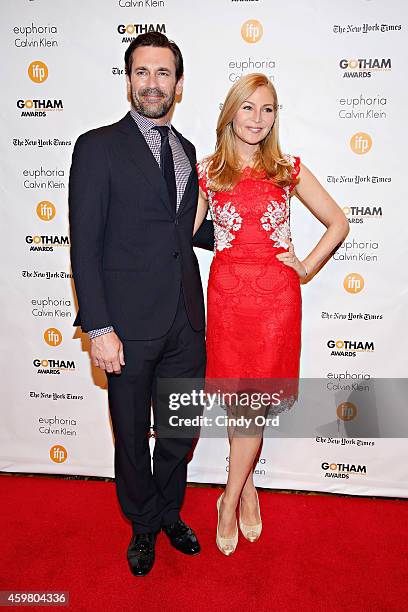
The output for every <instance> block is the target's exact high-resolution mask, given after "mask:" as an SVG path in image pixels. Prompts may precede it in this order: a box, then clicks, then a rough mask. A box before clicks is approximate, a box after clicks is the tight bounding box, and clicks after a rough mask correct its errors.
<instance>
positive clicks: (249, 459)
mask: <svg viewBox="0 0 408 612" xmlns="http://www.w3.org/2000/svg"><path fill="white" fill-rule="evenodd" d="M229 412H230V411H229ZM229 416H230V414H229ZM228 437H229V440H230V455H229V469H228V480H227V484H226V487H225V492H224V497H223V499H222V504H221V508H220V525H219V532H220V535H221V537H225V538H228V537H233V535H234V533H235V520H236V509H237V505H238V502H239V498H240V496H241V493H242V494H243V512H245V513H244V514H243V517H242V518H243V521H244V522H245V523H246V524H248V525H252V524H255V523H257V522H258V521H259V517H258V516H257V504H256V497H255V487H254V484H253V478H252V471H253V465H254V461H255V458H256V455H257V453H258V450H259V446H260V444H261V441H262V436H261V434H260V432H259V431H258V433H257V434H253V435H252V436H250V437H248V434H247V435H246V437H243V436H242V434H241V433H237V428H236V427H228ZM244 488H245V492H244V491H243V489H244ZM244 504H245V506H246V508H245V511H244Z"/></svg>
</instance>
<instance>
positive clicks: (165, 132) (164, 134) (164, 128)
mask: <svg viewBox="0 0 408 612" xmlns="http://www.w3.org/2000/svg"><path fill="white" fill-rule="evenodd" d="M153 129H154V130H157V131H158V132H159V134H160V136H161V139H162V140H164V139H165V138H168V137H169V132H170V128H169V126H168V125H156V126H155V127H154V128H153Z"/></svg>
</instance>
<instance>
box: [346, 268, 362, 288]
mask: <svg viewBox="0 0 408 612" xmlns="http://www.w3.org/2000/svg"><path fill="white" fill-rule="evenodd" d="M343 287H344V289H345V290H346V291H347V293H360V291H362V290H363V289H364V278H363V277H362V276H361V274H357V272H350V274H347V276H346V278H345V279H344V281H343Z"/></svg>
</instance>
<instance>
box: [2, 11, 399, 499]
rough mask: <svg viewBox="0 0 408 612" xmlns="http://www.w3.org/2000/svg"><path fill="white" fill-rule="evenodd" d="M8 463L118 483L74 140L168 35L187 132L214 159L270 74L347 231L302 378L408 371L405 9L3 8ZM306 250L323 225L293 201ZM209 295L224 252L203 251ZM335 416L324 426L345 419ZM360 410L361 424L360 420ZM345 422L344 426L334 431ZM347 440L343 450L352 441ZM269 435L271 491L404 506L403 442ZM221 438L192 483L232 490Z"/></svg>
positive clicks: (288, 131) (290, 128)
mask: <svg viewBox="0 0 408 612" xmlns="http://www.w3.org/2000/svg"><path fill="white" fill-rule="evenodd" d="M1 7H2V21H1V46H2V57H3V60H4V61H3V64H2V74H3V89H2V94H1V99H0V106H1V116H2V120H3V124H4V128H3V137H2V140H1V145H0V146H1V162H0V163H1V170H2V173H1V182H0V189H1V195H2V200H1V204H2V239H1V250H2V252H1V260H0V265H1V275H0V279H1V280H0V282H1V303H2V339H3V350H2V354H1V359H2V363H1V374H2V384H1V407H0V411H1V412H0V414H1V431H0V441H1V448H0V470H2V471H25V472H44V473H65V474H79V475H80V474H83V475H96V476H113V443H112V433H111V428H110V422H109V414H108V403H107V392H106V382H105V379H104V376H102V375H101V374H100V373H98V372H97V371H94V370H92V368H91V366H90V362H89V357H88V353H87V349H88V343H87V339H86V338H85V337H84V336H81V334H80V333H78V332H75V329H74V328H73V327H72V322H73V318H74V315H75V301H74V297H73V285H72V277H71V274H70V264H69V240H68V222H67V186H68V174H69V167H70V160H71V153H72V148H73V144H74V142H75V140H76V138H77V136H78V135H79V134H80V133H82V132H84V131H87V130H89V129H91V128H94V127H97V126H100V125H103V124H107V123H112V122H114V121H116V120H118V119H119V118H120V117H121V116H123V115H124V114H125V113H126V111H127V110H128V103H127V100H126V87H125V76H124V71H123V54H124V51H125V49H126V47H127V45H128V44H129V42H130V41H131V39H132V38H133V37H134V36H136V35H137V34H139V33H141V32H145V31H148V30H159V31H162V32H165V33H166V34H167V35H168V36H169V37H170V38H172V39H174V40H175V41H176V42H177V43H178V44H179V45H180V47H181V49H182V52H183V54H184V57H185V64H186V74H185V93H184V96H183V100H182V103H181V104H180V105H178V107H177V109H176V112H175V117H174V124H175V125H176V127H177V128H178V129H179V130H180V131H182V132H183V133H184V134H185V135H186V136H187V137H188V138H189V139H190V140H192V141H193V142H194V143H195V144H196V146H197V151H198V154H199V157H202V156H204V155H205V154H207V153H209V152H211V151H212V150H213V148H214V142H215V125H216V120H217V116H218V112H219V105H220V103H221V102H222V100H223V99H224V97H225V94H226V92H227V90H228V89H229V87H230V86H231V85H232V83H234V82H235V80H236V79H238V78H239V77H240V75H242V74H243V73H247V72H264V73H265V74H267V75H268V76H269V77H270V78H271V79H272V80H273V82H274V83H275V85H276V87H277V90H278V95H279V98H280V105H281V110H280V114H281V143H282V147H283V149H284V151H286V152H288V153H292V154H297V155H300V156H301V159H302V160H303V162H304V163H305V164H306V165H307V166H308V167H309V168H310V169H311V170H312V171H313V172H314V173H315V174H316V176H317V177H318V178H319V180H320V181H321V183H322V184H323V185H324V187H325V188H326V189H328V191H329V192H330V193H331V194H332V195H333V197H334V198H335V199H336V200H337V202H338V203H339V204H340V206H342V208H343V210H344V211H345V213H346V215H347V216H348V218H349V220H350V228H351V231H350V234H349V236H348V237H347V240H346V242H345V243H344V244H343V246H342V247H341V248H340V249H339V250H338V251H337V253H336V255H335V257H334V259H333V260H331V261H330V262H329V263H328V264H327V266H326V267H325V268H324V269H323V270H322V271H321V272H320V273H319V274H318V275H317V276H316V277H315V278H314V279H313V280H312V281H311V282H309V283H308V284H307V285H305V286H303V287H302V295H303V344H302V360H301V372H302V375H303V376H304V377H306V378H311V377H321V378H326V377H327V379H328V384H331V385H338V386H339V387H338V388H339V389H340V390H341V389H343V387H344V386H345V385H352V384H355V383H362V382H364V381H367V380H370V379H373V378H392V377H395V378H400V379H402V378H405V377H406V375H407V359H406V346H407V340H408V338H407V326H406V310H407V291H408V273H407V263H406V262H407V240H406V226H407V222H408V213H407V200H406V197H405V194H404V191H403V184H404V182H405V179H406V152H405V144H406V134H405V133H404V130H405V126H406V120H405V115H406V108H407V97H406V66H407V53H406V45H405V46H404V44H403V41H404V40H405V39H406V34H407V18H408V6H407V4H406V3H405V2H404V1H403V0H388V1H387V2H385V1H384V0H381V1H380V0H341V1H340V0H337V1H336V0H309V1H308V2H304V1H303V0H288V1H287V2H284V3H282V2H278V1H277V0H276V1H275V0H252V1H251V0H247V1H244V0H242V1H238V0H205V1H203V0H201V1H200V0H190V1H189V2H187V1H186V0H140V1H138V0H2V1H1ZM292 230H293V240H294V244H295V248H296V250H297V253H298V255H299V256H300V257H303V256H305V255H306V254H307V253H308V252H309V250H310V249H311V248H312V247H313V246H314V244H315V243H316V241H317V240H318V239H319V237H320V236H321V234H322V232H323V230H324V228H323V226H322V225H321V224H320V223H319V222H318V221H317V220H316V219H315V218H314V217H313V216H312V215H311V214H310V213H309V211H308V210H307V209H306V208H305V207H304V206H303V205H302V204H301V203H300V202H299V201H298V200H296V199H293V200H292ZM197 254H198V256H199V259H200V263H201V269H202V276H203V281H204V283H205V284H206V282H207V278H208V269H209V264H210V261H211V254H210V253H206V252H198V253H197ZM353 410H354V411H355V410H356V407H355V406H354V407H353V406H352V407H351V411H350V406H348V407H346V408H345V409H344V413H343V414H342V413H341V411H340V412H339V410H337V411H336V407H334V409H333V414H330V415H328V416H329V418H328V420H329V421H333V422H334V423H337V425H338V424H339V423H340V426H341V421H342V418H343V419H344V420H347V419H350V418H351V417H352V416H353V414H354V412H353ZM350 415H351V417H350ZM339 431H341V427H340V428H339ZM338 441H339V440H337V442H338ZM348 442H349V443H347V444H341V443H340V444H338V443H336V441H335V440H334V439H333V438H331V437H330V435H327V436H324V435H321V436H315V437H310V438H298V439H296V438H291V439H266V440H265V442H264V445H263V449H262V454H261V456H260V459H259V463H258V465H257V469H256V479H257V484H258V485H259V486H261V487H262V486H264V487H277V488H278V487H279V488H280V487H284V488H296V489H298V488H299V489H305V490H309V489H310V490H321V491H331V492H344V493H351V494H378V495H397V496H402V497H404V496H405V497H407V496H408V477H407V464H408V445H407V444H406V439H405V438H393V439H392V438H380V437H373V438H371V439H366V438H365V439H363V440H358V439H354V441H351V442H350V440H349V441H348ZM227 454H228V447H227V444H226V442H225V440H214V439H212V440H210V439H202V440H200V441H199V443H198V445H197V447H196V450H195V454H194V458H193V460H192V461H191V463H190V465H189V480H190V481H192V482H193V481H196V482H213V483H223V482H225V479H226V474H227V470H228V464H227Z"/></svg>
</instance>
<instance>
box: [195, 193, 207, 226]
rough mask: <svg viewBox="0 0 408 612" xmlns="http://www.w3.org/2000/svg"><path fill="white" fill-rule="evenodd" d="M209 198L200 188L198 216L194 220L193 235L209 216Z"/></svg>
mask: <svg viewBox="0 0 408 612" xmlns="http://www.w3.org/2000/svg"><path fill="white" fill-rule="evenodd" d="M207 211H208V200H207V198H206V195H205V193H204V192H203V191H202V189H200V190H199V194H198V204H197V212H196V218H195V221H194V229H193V236H194V234H195V233H196V231H197V230H198V228H199V227H200V225H201V224H202V222H203V221H204V219H205V218H206V216H207Z"/></svg>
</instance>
